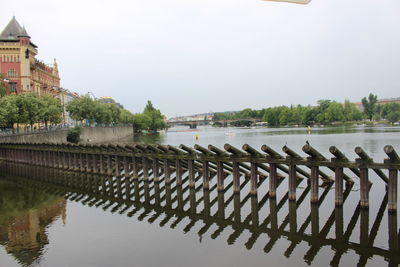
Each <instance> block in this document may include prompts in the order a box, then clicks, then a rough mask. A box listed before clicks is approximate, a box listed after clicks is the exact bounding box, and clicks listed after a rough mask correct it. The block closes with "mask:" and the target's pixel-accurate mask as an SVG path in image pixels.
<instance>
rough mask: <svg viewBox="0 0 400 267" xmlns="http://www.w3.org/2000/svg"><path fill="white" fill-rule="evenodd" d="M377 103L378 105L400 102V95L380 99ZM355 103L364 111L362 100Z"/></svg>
mask: <svg viewBox="0 0 400 267" xmlns="http://www.w3.org/2000/svg"><path fill="white" fill-rule="evenodd" d="M376 103H377V104H378V105H385V104H389V103H398V104H400V97H392V98H383V99H378V100H377V101H376ZM354 104H355V105H356V106H357V108H358V109H359V110H360V111H364V106H363V104H362V102H355V103H354Z"/></svg>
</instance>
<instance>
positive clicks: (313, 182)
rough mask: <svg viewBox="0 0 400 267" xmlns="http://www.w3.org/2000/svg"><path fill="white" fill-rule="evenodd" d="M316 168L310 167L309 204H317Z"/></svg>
mask: <svg viewBox="0 0 400 267" xmlns="http://www.w3.org/2000/svg"><path fill="white" fill-rule="evenodd" d="M318 169H319V168H318V166H311V177H310V183H311V199H310V200H311V203H316V202H318Z"/></svg>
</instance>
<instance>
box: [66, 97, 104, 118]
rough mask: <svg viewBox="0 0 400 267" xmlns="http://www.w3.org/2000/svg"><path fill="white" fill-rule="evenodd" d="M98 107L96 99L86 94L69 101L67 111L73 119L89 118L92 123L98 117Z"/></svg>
mask: <svg viewBox="0 0 400 267" xmlns="http://www.w3.org/2000/svg"><path fill="white" fill-rule="evenodd" d="M96 107H97V105H96V101H95V100H93V99H92V98H90V97H89V96H88V95H86V96H83V97H79V98H75V99H74V100H72V101H71V102H69V103H68V105H67V111H68V112H69V114H70V117H71V118H72V119H74V120H76V121H83V120H89V124H90V125H91V124H92V123H93V122H94V119H95V117H96V111H98V108H96Z"/></svg>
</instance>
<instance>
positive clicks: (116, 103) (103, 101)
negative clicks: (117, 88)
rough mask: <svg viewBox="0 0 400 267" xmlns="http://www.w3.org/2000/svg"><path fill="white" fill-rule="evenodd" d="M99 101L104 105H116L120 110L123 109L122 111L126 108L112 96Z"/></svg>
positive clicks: (101, 98) (103, 97)
mask: <svg viewBox="0 0 400 267" xmlns="http://www.w3.org/2000/svg"><path fill="white" fill-rule="evenodd" d="M99 100H100V102H101V103H103V104H114V105H116V106H117V107H119V108H121V109H123V108H124V106H123V105H121V104H120V103H118V102H117V101H115V100H114V98H112V97H111V96H102V97H100V99H99Z"/></svg>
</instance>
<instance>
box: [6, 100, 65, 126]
mask: <svg viewBox="0 0 400 267" xmlns="http://www.w3.org/2000/svg"><path fill="white" fill-rule="evenodd" d="M0 112H1V115H0V128H13V125H14V124H15V123H17V124H29V125H31V127H32V126H33V125H34V124H35V123H38V122H45V123H46V125H47V123H48V122H51V123H59V122H61V114H62V106H61V102H60V100H59V99H57V98H54V97H53V96H50V95H48V96H38V95H37V94H35V93H30V94H22V95H8V96H5V97H2V98H0Z"/></svg>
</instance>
